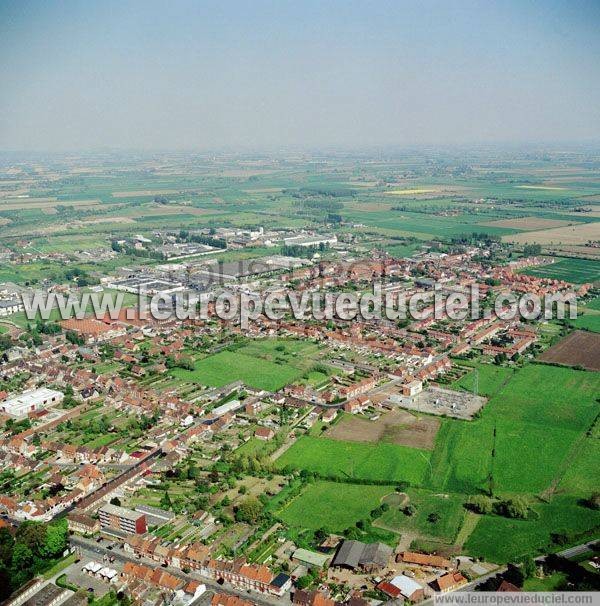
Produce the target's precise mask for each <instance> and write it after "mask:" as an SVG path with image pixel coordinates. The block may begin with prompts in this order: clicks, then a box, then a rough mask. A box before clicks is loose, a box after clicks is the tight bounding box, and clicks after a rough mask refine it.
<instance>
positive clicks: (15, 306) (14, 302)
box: [0, 299, 24, 317]
mask: <svg viewBox="0 0 600 606" xmlns="http://www.w3.org/2000/svg"><path fill="white" fill-rule="evenodd" d="M23 309H24V307H23V303H22V302H21V301H20V300H19V299H1V300H0V317H5V316H10V315H12V314H16V313H17V312H18V311H23Z"/></svg>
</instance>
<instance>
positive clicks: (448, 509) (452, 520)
mask: <svg viewBox="0 0 600 606" xmlns="http://www.w3.org/2000/svg"><path fill="white" fill-rule="evenodd" d="M407 495H408V497H409V502H410V503H411V504H412V505H413V506H414V507H415V508H416V513H415V514H414V515H412V516H407V515H406V514H405V513H404V512H403V511H402V509H403V507H399V506H397V505H392V506H390V508H389V509H388V511H386V512H385V513H384V514H383V515H382V516H381V517H380V518H378V519H377V520H376V522H375V525H376V526H381V527H382V528H385V529H386V530H393V531H395V532H397V533H399V534H402V533H403V532H416V533H418V534H419V535H420V536H421V537H425V538H435V539H438V540H440V541H443V542H445V543H452V541H454V539H455V537H456V535H457V534H458V531H459V529H460V527H461V525H462V523H463V520H464V518H465V515H466V510H465V508H464V507H463V504H464V503H465V501H466V498H465V497H464V495H460V494H452V495H440V494H434V493H432V492H429V491H426V490H420V489H416V488H410V489H408V491H407ZM432 513H435V514H437V515H438V516H439V520H437V521H431V520H429V519H428V518H429V515H430V514H432Z"/></svg>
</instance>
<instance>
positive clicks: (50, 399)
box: [0, 387, 64, 419]
mask: <svg viewBox="0 0 600 606" xmlns="http://www.w3.org/2000/svg"><path fill="white" fill-rule="evenodd" d="M63 398H64V395H63V394H62V392H60V391H55V390H54V389H48V388H47V387H41V388H39V389H30V390H28V391H24V392H23V393H22V394H21V395H20V396H14V397H12V398H8V400H4V402H0V410H1V411H2V412H4V413H5V414H7V415H9V416H11V417H13V418H15V419H20V418H22V417H26V416H27V415H28V414H29V413H30V412H35V411H36V410H40V409H42V408H48V407H49V406H55V405H57V404H59V403H60V402H62V400H63Z"/></svg>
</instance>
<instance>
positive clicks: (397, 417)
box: [326, 410, 440, 449]
mask: <svg viewBox="0 0 600 606" xmlns="http://www.w3.org/2000/svg"><path fill="white" fill-rule="evenodd" d="M439 426H440V421H439V419H435V418H433V417H428V416H420V417H417V416H415V415H413V414H411V413H409V412H407V411H405V410H394V411H392V412H388V413H385V414H383V415H381V416H380V417H379V418H378V419H376V420H374V421H370V420H368V419H365V418H361V417H358V416H355V415H344V417H343V418H342V419H341V420H340V421H338V422H337V423H336V424H335V425H334V426H333V427H331V428H330V429H329V430H328V431H327V433H326V436H327V437H328V438H333V439H335V440H348V441H351V442H388V443H390V444H401V445H403V446H411V447H413V448H424V449H432V448H433V445H434V443H435V436H436V434H437V430H438V428H439Z"/></svg>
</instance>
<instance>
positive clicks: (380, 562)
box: [332, 541, 392, 572]
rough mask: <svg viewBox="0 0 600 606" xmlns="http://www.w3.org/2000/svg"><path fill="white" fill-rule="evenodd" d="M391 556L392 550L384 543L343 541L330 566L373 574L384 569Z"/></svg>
mask: <svg viewBox="0 0 600 606" xmlns="http://www.w3.org/2000/svg"><path fill="white" fill-rule="evenodd" d="M391 556H392V548H391V547H389V546H388V545H385V544H384V543H369V544H365V543H361V542H360V541H343V542H342V544H341V545H340V547H339V549H338V551H337V553H336V554H335V557H334V558H333V562H332V566H334V567H338V566H339V567H340V568H349V569H351V570H355V569H356V568H360V569H361V570H363V571H365V572H375V571H377V570H381V569H382V568H385V567H386V566H387V564H388V562H389V559H390V558H391Z"/></svg>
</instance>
